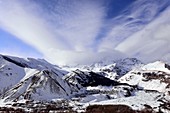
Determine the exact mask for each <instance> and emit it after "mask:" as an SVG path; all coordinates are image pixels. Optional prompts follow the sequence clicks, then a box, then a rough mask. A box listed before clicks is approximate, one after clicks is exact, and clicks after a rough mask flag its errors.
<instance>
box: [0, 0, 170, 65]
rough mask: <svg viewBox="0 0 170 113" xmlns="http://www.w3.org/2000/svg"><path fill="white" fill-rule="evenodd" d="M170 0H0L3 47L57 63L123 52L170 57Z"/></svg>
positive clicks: (12, 52) (116, 55)
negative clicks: (169, 41) (168, 41)
mask: <svg viewBox="0 0 170 113" xmlns="http://www.w3.org/2000/svg"><path fill="white" fill-rule="evenodd" d="M169 2H170V0H13V1H11V0H0V40H1V44H0V52H1V53H3V54H9V55H16V56H22V57H36V58H45V59H47V60H48V61H51V62H52V63H56V64H68V63H84V62H87V61H89V62H95V61H99V60H101V59H107V58H108V59H118V58H123V57H137V58H139V59H141V60H144V61H153V60H158V59H162V60H165V61H167V60H169V58H170V57H169V51H170V48H169V46H168V45H169V43H167V40H169V39H170V38H167V37H168V36H169V34H168V32H167V31H169V29H170V28H169V24H170V22H169V18H170V15H168V13H169ZM155 28H157V29H155ZM165 28H166V29H165ZM155 32H156V33H155ZM155 34H157V35H155ZM134 37H135V38H134ZM150 45H152V46H153V47H154V48H152V46H150ZM155 46H156V47H155ZM164 46H168V47H167V48H166V50H164V51H160V50H162V48H163V47H164ZM146 50H147V51H146ZM148 50H150V51H148ZM157 51H160V52H157ZM158 53H159V54H158ZM160 53H161V55H160ZM153 54H154V57H152V56H151V55H153ZM87 59H88V60H87Z"/></svg>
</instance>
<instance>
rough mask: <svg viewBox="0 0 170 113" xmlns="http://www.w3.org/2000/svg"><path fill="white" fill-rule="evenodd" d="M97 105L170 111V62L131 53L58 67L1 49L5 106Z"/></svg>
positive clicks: (0, 106)
mask: <svg viewBox="0 0 170 113" xmlns="http://www.w3.org/2000/svg"><path fill="white" fill-rule="evenodd" d="M94 105H99V106H100V105H103V106H107V105H111V106H118V105H120V106H121V105H123V106H127V107H129V108H130V109H131V110H132V111H133V112H141V113H143V112H144V113H145V112H146V113H148V112H149V113H153V112H159V113H160V112H163V113H169V112H170V66H169V65H168V64H166V63H164V62H161V61H156V62H153V63H149V64H143V63H142V62H141V61H139V60H138V59H136V58H126V59H120V60H116V61H114V60H109V61H101V62H97V63H94V64H91V65H77V66H62V67H59V66H57V65H53V64H50V63H48V62H47V61H45V60H43V59H33V58H27V59H23V58H18V57H12V56H6V55H0V111H16V110H20V111H22V112H50V111H51V112H52V111H58V112H59V111H60V112H88V110H89V107H90V106H94ZM91 109H92V108H91ZM93 109H95V108H93ZM119 110H120V111H121V110H122V112H123V108H122V109H121V107H120V108H119ZM115 112H116V111H115ZM94 113H97V111H96V112H94Z"/></svg>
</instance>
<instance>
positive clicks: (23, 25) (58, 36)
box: [0, 0, 104, 62]
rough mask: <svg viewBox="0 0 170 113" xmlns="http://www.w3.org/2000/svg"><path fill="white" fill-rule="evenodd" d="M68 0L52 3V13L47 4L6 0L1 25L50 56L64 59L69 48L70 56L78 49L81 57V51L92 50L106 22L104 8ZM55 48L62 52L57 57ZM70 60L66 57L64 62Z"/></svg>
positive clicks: (96, 3) (1, 7)
mask: <svg viewBox="0 0 170 113" xmlns="http://www.w3.org/2000/svg"><path fill="white" fill-rule="evenodd" d="M66 2H68V1H64V0H63V1H59V2H56V6H55V7H52V6H49V8H51V9H50V10H49V9H47V10H48V11H49V12H43V11H44V9H43V8H46V7H42V6H40V5H39V4H36V3H35V2H33V1H32V2H29V1H25V2H23V1H19V0H15V1H11V0H6V1H2V2H1V4H0V27H1V28H2V29H4V30H6V31H8V32H10V33H11V34H13V35H15V36H16V37H17V38H19V39H21V40H23V41H24V42H26V43H28V44H29V45H31V46H33V47H35V48H36V49H37V50H39V51H40V52H41V53H42V54H43V55H44V56H45V57H47V58H48V59H51V58H52V60H54V59H55V58H62V57H63V56H62V51H65V50H66V51H68V55H70V54H69V51H71V53H74V52H75V55H76V56H77V58H78V57H79V56H81V55H79V54H76V53H77V52H79V51H85V52H86V51H89V50H91V49H92V48H91V46H92V45H91V44H92V43H93V41H94V39H95V37H96V35H97V33H98V32H99V30H100V27H101V25H102V20H103V17H104V9H103V7H101V3H100V2H93V1H73V2H69V3H68V4H66ZM26 4H27V5H26ZM25 5H26V6H25ZM48 5H49V4H48ZM50 5H51V4H50ZM42 12H43V13H42ZM49 13H50V14H49ZM51 50H60V51H61V54H60V51H57V52H58V53H57V54H55V57H53V52H51ZM64 55H66V54H64ZM68 59H70V58H69V57H68V58H67V59H63V58H62V60H63V62H64V60H65V61H67V60H68Z"/></svg>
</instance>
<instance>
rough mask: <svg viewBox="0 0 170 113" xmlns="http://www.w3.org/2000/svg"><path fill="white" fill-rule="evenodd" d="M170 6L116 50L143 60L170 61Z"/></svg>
mask: <svg viewBox="0 0 170 113" xmlns="http://www.w3.org/2000/svg"><path fill="white" fill-rule="evenodd" d="M169 18H170V8H168V9H167V10H166V11H164V12H163V13H162V14H161V15H160V16H159V17H158V18H157V19H155V20H154V21H153V22H151V23H150V24H148V25H147V26H146V27H145V28H144V29H143V30H141V31H139V32H137V33H135V34H133V35H132V36H131V37H129V38H128V39H126V40H124V41H123V42H122V43H120V44H119V45H118V46H117V47H116V50H118V51H122V52H124V53H127V54H129V55H130V56H136V57H138V58H140V59H142V60H143V61H146V62H150V61H154V60H158V59H159V60H165V61H167V62H169V60H170V59H169V58H170V56H169V52H170V45H169V42H170V32H169V31H170V20H169Z"/></svg>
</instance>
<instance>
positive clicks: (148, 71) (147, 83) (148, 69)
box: [119, 61, 170, 92]
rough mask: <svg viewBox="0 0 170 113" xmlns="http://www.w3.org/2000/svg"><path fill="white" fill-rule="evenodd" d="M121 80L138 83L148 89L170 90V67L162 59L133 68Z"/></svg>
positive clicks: (132, 83)
mask: <svg viewBox="0 0 170 113" xmlns="http://www.w3.org/2000/svg"><path fill="white" fill-rule="evenodd" d="M119 81H120V82H124V83H128V84H131V85H138V86H140V87H142V88H144V89H146V90H156V91H159V92H166V91H168V90H169V91H170V87H169V86H170V68H169V65H168V64H166V63H163V62H161V61H156V62H154V63H150V64H147V65H145V66H143V67H141V68H139V69H136V70H132V71H130V72H129V73H127V74H126V75H124V76H123V77H121V78H120V79H119Z"/></svg>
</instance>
